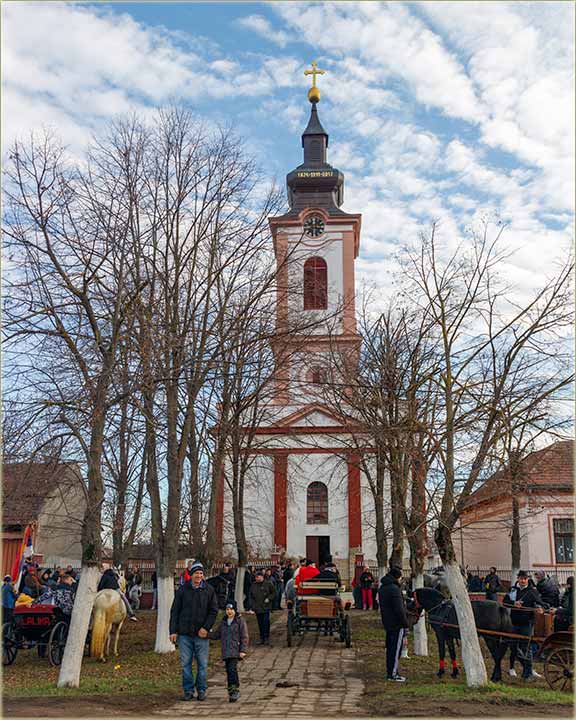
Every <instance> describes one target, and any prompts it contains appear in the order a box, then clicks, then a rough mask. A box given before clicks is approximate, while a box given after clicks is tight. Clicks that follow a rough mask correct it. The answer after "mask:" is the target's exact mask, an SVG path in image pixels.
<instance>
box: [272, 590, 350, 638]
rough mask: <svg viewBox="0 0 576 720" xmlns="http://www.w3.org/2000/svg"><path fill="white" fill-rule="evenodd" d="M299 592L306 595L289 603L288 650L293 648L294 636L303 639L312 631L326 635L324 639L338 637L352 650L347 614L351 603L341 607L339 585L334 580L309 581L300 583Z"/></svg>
mask: <svg viewBox="0 0 576 720" xmlns="http://www.w3.org/2000/svg"><path fill="white" fill-rule="evenodd" d="M299 588H300V590H301V591H302V592H303V593H305V594H299V595H297V596H296V599H295V600H289V601H288V622H287V626H286V642H287V644H288V647H290V646H291V645H292V639H293V637H294V636H295V635H303V634H304V633H305V632H308V631H311V630H314V631H316V632H320V631H324V634H325V635H331V636H333V635H334V634H336V636H337V638H338V640H340V641H341V642H343V643H345V644H346V647H350V645H351V643H352V634H351V630H350V618H349V616H348V610H349V609H350V606H351V603H350V602H346V603H344V604H343V603H342V599H341V598H340V595H339V594H338V591H339V585H338V583H337V582H335V581H332V580H317V581H315V580H309V581H305V582H301V583H300V586H299ZM312 593H313V594H312Z"/></svg>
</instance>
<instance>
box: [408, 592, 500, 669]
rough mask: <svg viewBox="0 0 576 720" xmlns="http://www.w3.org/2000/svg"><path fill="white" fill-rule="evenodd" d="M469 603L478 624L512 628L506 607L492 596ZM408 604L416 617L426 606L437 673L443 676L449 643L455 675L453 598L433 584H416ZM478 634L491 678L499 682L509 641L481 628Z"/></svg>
mask: <svg viewBox="0 0 576 720" xmlns="http://www.w3.org/2000/svg"><path fill="white" fill-rule="evenodd" d="M471 603H472V611H473V612H474V619H475V620H476V627H477V628H481V629H482V630H488V631H489V632H490V633H498V632H502V633H511V632H513V630H512V623H511V621H510V611H509V610H508V608H505V607H502V605H499V604H498V603H497V602H495V601H493V600H472V601H471ZM407 608H408V612H409V613H410V615H412V616H414V615H416V616H417V617H419V616H420V613H421V612H422V610H426V612H427V613H428V619H429V621H430V625H432V628H433V630H434V632H435V634H436V640H437V642H438V654H439V657H440V669H439V670H438V677H442V676H443V675H444V672H445V671H444V661H445V657H446V646H448V652H449V653H450V659H451V660H452V673H451V675H452V677H454V678H455V677H458V674H459V671H458V663H457V661H456V649H455V647H454V640H458V639H460V631H459V630H458V618H457V616H456V608H455V607H454V603H453V602H452V600H446V599H445V597H444V596H443V595H442V593H440V592H438V591H437V590H434V589H432V588H419V589H418V590H415V591H414V593H413V596H412V600H410V601H409V602H408V604H407ZM478 635H479V636H480V637H482V638H483V639H484V642H485V643H486V645H487V647H488V650H489V651H490V655H492V659H493V660H494V670H493V671H492V677H491V678H490V679H491V680H492V682H500V681H501V680H502V669H501V662H502V659H503V658H504V656H505V655H506V650H507V649H508V647H509V642H507V641H506V639H505V638H504V637H502V636H498V635H492V634H490V635H487V634H484V633H482V632H481V631H480V630H479V631H478Z"/></svg>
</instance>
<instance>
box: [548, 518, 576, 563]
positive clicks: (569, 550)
mask: <svg viewBox="0 0 576 720" xmlns="http://www.w3.org/2000/svg"><path fill="white" fill-rule="evenodd" d="M552 524H553V527H554V551H555V553H556V562H557V563H572V562H574V520H573V519H572V518H555V519H554V520H552Z"/></svg>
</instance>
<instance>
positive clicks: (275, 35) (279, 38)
mask: <svg viewBox="0 0 576 720" xmlns="http://www.w3.org/2000/svg"><path fill="white" fill-rule="evenodd" d="M238 25H240V26H241V27H244V28H246V29H247V30H254V32H256V33H258V35H261V36H262V37H264V38H266V40H270V42H273V43H275V44H276V45H278V46H279V47H282V48H284V47H286V45H287V44H288V43H289V42H290V36H289V35H288V33H285V32H283V31H282V30H274V29H273V28H272V25H270V23H269V22H268V20H267V19H266V18H265V17H263V16H262V15H248V16H247V17H245V18H241V19H240V20H238Z"/></svg>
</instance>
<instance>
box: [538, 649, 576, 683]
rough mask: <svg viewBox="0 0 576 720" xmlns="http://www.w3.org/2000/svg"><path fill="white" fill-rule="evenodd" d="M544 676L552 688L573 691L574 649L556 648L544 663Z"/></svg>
mask: <svg viewBox="0 0 576 720" xmlns="http://www.w3.org/2000/svg"><path fill="white" fill-rule="evenodd" d="M544 676H545V677H546V681H547V683H548V685H549V686H550V687H551V688H552V690H564V691H566V690H567V691H569V692H572V687H573V678H574V650H573V649H572V648H569V647H564V648H558V650H554V652H553V653H551V654H550V655H549V656H548V657H547V658H546V662H545V664H544Z"/></svg>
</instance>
